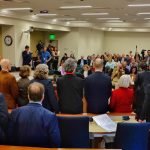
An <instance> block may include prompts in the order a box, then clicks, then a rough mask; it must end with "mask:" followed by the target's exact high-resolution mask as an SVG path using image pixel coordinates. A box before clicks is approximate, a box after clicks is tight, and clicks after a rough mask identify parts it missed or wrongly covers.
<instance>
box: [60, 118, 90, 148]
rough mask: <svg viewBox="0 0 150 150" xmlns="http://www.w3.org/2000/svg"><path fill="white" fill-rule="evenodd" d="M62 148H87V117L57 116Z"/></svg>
mask: <svg viewBox="0 0 150 150" xmlns="http://www.w3.org/2000/svg"><path fill="white" fill-rule="evenodd" d="M58 123H59V129H60V135H61V147H62V148H89V147H90V144H89V118H88V117H84V116H66V117H65V116H58Z"/></svg>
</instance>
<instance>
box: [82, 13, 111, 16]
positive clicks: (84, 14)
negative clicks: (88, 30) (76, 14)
mask: <svg viewBox="0 0 150 150" xmlns="http://www.w3.org/2000/svg"><path fill="white" fill-rule="evenodd" d="M108 14H109V13H83V14H82V15H83V16H98V15H108Z"/></svg>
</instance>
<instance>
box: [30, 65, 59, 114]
mask: <svg viewBox="0 0 150 150" xmlns="http://www.w3.org/2000/svg"><path fill="white" fill-rule="evenodd" d="M48 72H49V70H48V66H47V65H46V64H39V65H38V66H37V67H36V69H35V72H34V79H33V80H32V81H31V83H33V82H39V83H41V84H43V85H44V88H45V96H44V100H43V101H42V105H43V107H45V108H46V109H48V110H50V111H52V112H55V113H58V112H59V107H58V103H57V99H56V95H55V93H54V88H53V85H52V82H51V80H50V79H48Z"/></svg>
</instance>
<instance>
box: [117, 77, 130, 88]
mask: <svg viewBox="0 0 150 150" xmlns="http://www.w3.org/2000/svg"><path fill="white" fill-rule="evenodd" d="M130 83H131V77H130V75H122V76H121V77H120V79H119V81H118V85H119V87H123V88H128V87H129V86H130Z"/></svg>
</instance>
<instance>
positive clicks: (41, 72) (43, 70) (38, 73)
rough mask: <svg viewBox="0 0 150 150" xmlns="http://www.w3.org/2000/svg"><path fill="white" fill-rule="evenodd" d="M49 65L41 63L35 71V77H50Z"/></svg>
mask: <svg viewBox="0 0 150 150" xmlns="http://www.w3.org/2000/svg"><path fill="white" fill-rule="evenodd" d="M48 72H49V70H48V66H47V65H46V64H39V65H37V66H36V69H35V71H34V75H33V77H34V79H41V80H42V79H48Z"/></svg>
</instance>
